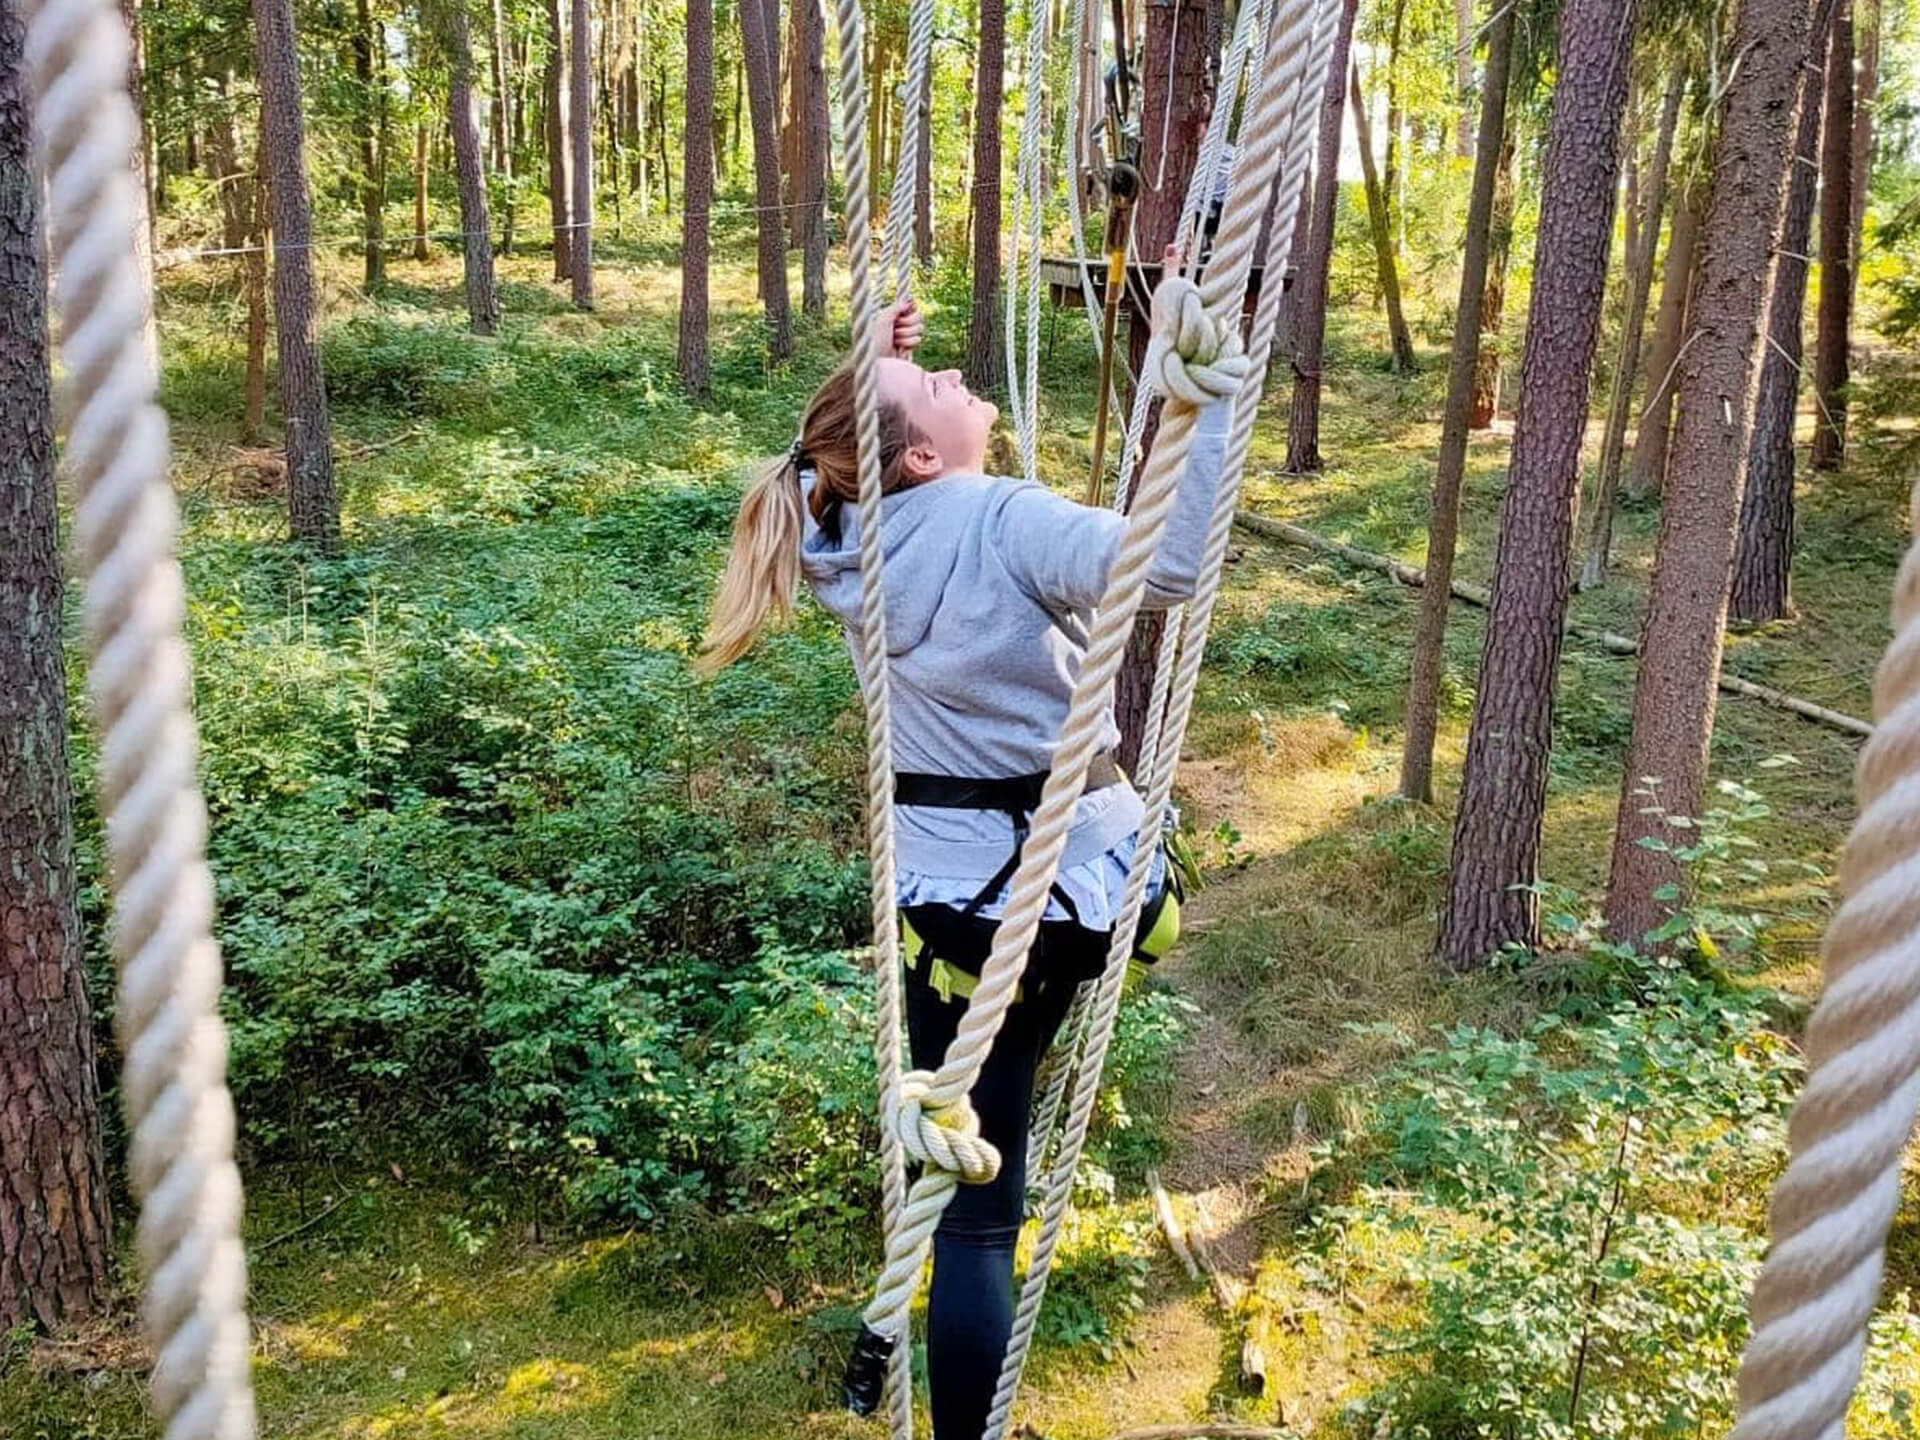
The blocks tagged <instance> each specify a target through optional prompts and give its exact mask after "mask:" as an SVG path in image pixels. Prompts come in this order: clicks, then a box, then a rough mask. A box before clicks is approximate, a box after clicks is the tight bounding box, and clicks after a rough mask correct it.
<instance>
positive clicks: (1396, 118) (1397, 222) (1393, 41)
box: [1361, 0, 1407, 288]
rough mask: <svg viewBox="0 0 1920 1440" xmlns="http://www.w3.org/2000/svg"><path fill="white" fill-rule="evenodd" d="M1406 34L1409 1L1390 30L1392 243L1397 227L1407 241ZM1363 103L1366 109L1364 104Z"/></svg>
mask: <svg viewBox="0 0 1920 1440" xmlns="http://www.w3.org/2000/svg"><path fill="white" fill-rule="evenodd" d="M1406 33H1407V0H1393V21H1392V23H1391V24H1390V25H1389V26H1388V29H1387V75H1386V80H1387V85H1386V90H1387V155H1386V162H1387V163H1386V169H1385V172H1384V175H1383V177H1382V182H1383V183H1382V184H1381V186H1380V202H1381V203H1380V213H1381V214H1382V215H1383V216H1384V217H1385V218H1386V221H1387V235H1388V236H1389V243H1391V240H1392V238H1394V237H1395V227H1396V226H1399V227H1401V228H1400V233H1399V235H1398V238H1399V239H1402V240H1404V239H1405V238H1406V235H1405V228H1404V227H1405V225H1406V216H1405V213H1404V212H1405V208H1406V207H1405V206H1404V205H1403V204H1402V203H1401V202H1402V200H1403V199H1404V194H1403V189H1402V187H1403V184H1404V180H1405V176H1404V174H1403V171H1404V168H1405V151H1404V147H1403V146H1402V145H1401V143H1400V129H1401V126H1402V125H1403V124H1405V123H1406V116H1405V115H1404V114H1403V113H1402V112H1401V107H1400V55H1401V42H1402V40H1403V39H1404V38H1405V36H1406ZM1361 103H1362V105H1364V104H1365V101H1362V102H1361ZM1383 288H1384V287H1383Z"/></svg>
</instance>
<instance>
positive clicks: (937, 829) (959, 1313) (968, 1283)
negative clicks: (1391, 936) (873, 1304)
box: [703, 267, 1231, 1440]
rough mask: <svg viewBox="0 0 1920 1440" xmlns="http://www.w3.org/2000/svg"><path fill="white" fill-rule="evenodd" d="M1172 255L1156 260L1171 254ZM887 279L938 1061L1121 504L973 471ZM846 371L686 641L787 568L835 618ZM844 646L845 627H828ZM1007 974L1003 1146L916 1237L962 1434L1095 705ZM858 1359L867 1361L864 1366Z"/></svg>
mask: <svg viewBox="0 0 1920 1440" xmlns="http://www.w3.org/2000/svg"><path fill="white" fill-rule="evenodd" d="M1169 268H1171V267H1169ZM921 331H922V323H921V318H920V313H919V311H918V309H917V308H916V307H915V305H914V303H913V301H912V299H911V298H908V299H905V300H902V301H900V302H898V303H896V304H895V305H894V306H892V307H889V308H888V309H887V310H885V311H883V312H882V313H881V314H880V316H879V317H878V320H877V322H876V333H875V345H876V349H877V351H878V353H879V355H880V357H881V359H880V362H879V367H878V380H879V387H878V388H879V400H880V403H879V407H878V419H879V429H880V465H881V474H882V481H883V488H884V491H885V493H886V496H887V500H886V505H885V510H886V514H885V544H886V561H887V567H888V573H889V575H890V576H892V577H894V578H893V580H892V581H891V583H890V584H889V588H888V595H887V635H888V641H889V647H890V655H889V663H890V668H891V672H892V684H893V705H894V727H893V742H894V765H895V771H896V775H895V800H896V803H897V805H898V811H897V814H898V825H899V835H898V842H897V843H898V856H899V871H898V876H897V881H896V893H897V898H898V903H899V907H900V910H901V915H902V919H903V947H902V949H903V958H904V960H905V963H906V967H907V978H906V991H905V996H906V1017H907V1029H908V1037H909V1045H910V1049H911V1051H912V1057H913V1063H914V1064H915V1065H916V1066H925V1067H928V1068H931V1067H933V1066H936V1065H938V1064H939V1063H940V1060H941V1057H942V1056H943V1055H945V1053H946V1051H947V1047H948V1045H949V1044H950V1043H951V1041H952V1040H953V1038H954V1034H955V1030H956V1027H957V1026H958V1024H959V1021H960V1017H961V1015H962V1014H963V1013H964V1011H965V1009H966V1005H967V1001H968V998H969V997H970V996H971V995H972V994H973V991H974V987H975V984H976V983H977V979H978V976H979V972H980V967H981V965H982V964H983V963H984V961H985V959H986V957H987V954H988V951H989V948H990V946H991V943H992V938H993V931H994V928H995V926H996V924H997V923H998V921H999V919H1000V917H1001V915H1002V913H1003V911H1004V908H1005V905H1006V901H1007V883H1008V880H1009V877H1011V875H1012V874H1013V870H1014V867H1015V864H1016V862H1017V861H1018V858H1019V851H1020V845H1021V842H1022V841H1023V840H1024V838H1025V835H1026V828H1027V822H1028V820H1029V818H1030V816H1031V815H1032V813H1033V811H1034V809H1035V808H1036V807H1037V806H1038V804H1039V801H1040V793H1041V789H1042V787H1043V785H1044V784H1045V781H1046V776H1047V767H1048V765H1049V763H1050V760H1051V757H1052V754H1053V748H1054V745H1055V742H1056V741H1057V739H1058V737H1059V734H1060V729H1061V723H1062V721H1063V720H1064V719H1065V717H1066V713H1067V708H1068V704H1069V701H1070V699H1071V696H1072V691H1073V681H1074V676H1075V674H1076V672H1077V671H1078V669H1079V665H1080V660H1081V657H1082V655H1083V653H1084V650H1085V645H1086V635H1087V625H1088V616H1089V613H1090V612H1091V610H1092V609H1093V607H1094V605H1095V604H1096V603H1097V601H1098V600H1099V598H1100V595H1101V593H1102V590H1103V589H1104V587H1105V585H1106V583H1107V573H1108V570H1109V569H1110V568H1111V564H1112V560H1113V557H1114V554H1115V553H1116V551H1117V550H1118V548H1119V546H1120V542H1121V538H1122V534H1123V531H1124V529H1125V524H1126V522H1125V518H1124V517H1123V516H1120V515H1118V514H1115V513H1114V512H1113V511H1110V510H1104V509H1097V508H1090V507H1087V506H1084V505H1080V504H1078V503H1075V502H1074V501H1071V500H1067V499H1064V498H1062V497H1060V496H1058V495H1056V494H1054V493H1053V492H1052V491H1051V490H1048V489H1046V488H1045V487H1044V486H1040V485H1036V484H1030V483H1027V482H1025V481H1021V480H1014V479H1006V478H1001V477H996V476H992V475H989V474H987V473H986V470H985V459H986V453H987V446H988V441H989V438H990V436H991V434H992V431H993V427H994V424H995V422H996V421H997V420H998V418H999V411H998V410H997V408H996V407H995V406H994V405H993V404H991V403H990V402H988V401H987V400H985V399H982V398H981V397H979V396H977V395H974V394H973V393H972V392H971V391H969V390H968V389H967V387H966V385H965V384H964V383H963V382H962V380H961V378H960V376H959V374H958V373H957V372H954V371H943V372H933V371H928V370H924V369H922V368H921V367H920V366H918V365H916V364H915V363H913V361H912V359H911V356H912V354H913V353H914V351H915V349H916V348H917V347H918V345H919V342H920V337H921ZM1230 409H1231V406H1230V405H1228V404H1217V405H1214V406H1212V407H1211V408H1210V409H1209V410H1207V411H1206V412H1205V416H1204V418H1203V420H1202V421H1201V424H1200V427H1199V431H1198V434H1197V435H1196V438H1195V440H1194V445H1193V449H1192V452H1191V457H1190V461H1189V465H1188V467H1187V471H1186V478H1185V480H1184V481H1183V482H1182V487H1181V490H1180V494H1179V498H1178V500H1177V502H1176V504H1175V506H1174V510H1173V513H1172V516H1171V517H1170V519H1169V520H1168V523H1167V529H1166V536H1165V540H1164V542H1163V543H1162V545H1161V547H1160V550H1159V552H1158V554H1157V555H1156V557H1155V560H1154V564H1153V566H1152V569H1151V570H1150V572H1149V576H1148V591H1147V594H1148V599H1147V603H1148V604H1149V605H1150V606H1155V607H1161V608H1164V607H1168V606H1172V605H1176V604H1178V603H1180V602H1181V601H1183V600H1185V599H1187V598H1188V597H1190V596H1191V595H1192V594H1193V590H1194V584H1195V580H1196V577H1197V575H1198V571H1199V565H1200V558H1201V551H1202V548H1203V545H1204V542H1205V539H1206V531H1207V527H1208V520H1209V517H1210V515H1211V512H1212V509H1213V503H1214V492H1215V488H1216V484H1217V482H1218V479H1219V476H1220V464H1221V457H1222V454H1223V452H1224V450H1225V442H1226V434H1227V421H1228V419H1229V413H1228V412H1229V411H1230ZM854 446H855V419H854V393H853V381H852V374H851V371H850V370H849V369H842V370H840V371H837V372H836V373H835V374H834V375H833V376H832V377H831V378H830V379H829V380H828V381H827V382H826V383H825V384H824V385H822V386H821V387H820V389H819V391H818V392H817V393H816V394H815V395H814V397H813V399H812V401H811V402H810V403H809V404H808V406H807V409H806V414H805V417H804V419H803V421H802V423H801V427H800V437H799V439H798V440H796V441H795V442H794V445H793V447H792V449H791V450H790V451H789V452H788V454H787V455H786V456H784V457H782V458H781V459H780V460H778V461H776V462H774V463H772V464H771V465H770V466H769V467H768V468H767V470H766V471H765V473H763V474H762V475H761V476H760V477H759V478H758V479H757V480H756V481H755V482H754V484H753V485H752V486H751V487H750V488H749V490H748V492H747V494H746V496H745V498H744V499H743V501H742V503H741V506H740V514H739V519H738V521H737V523H736V525H735V528H734V537H733V549H732V553H731V555H730V556H729V558H728V561H727V567H726V572H725V575H724V577H723V578H722V580H721V584H720V590H719V593H718V596H717V598H716V600H715V602H714V608H713V617H712V622H711V625H710V627H709V629H708V632H707V641H706V649H705V654H704V656H703V664H704V665H705V667H706V668H707V669H708V670H709V671H712V670H718V669H719V668H721V667H723V666H725V665H726V664H728V663H730V662H731V661H733V660H735V659H737V658H738V657H739V656H741V655H742V654H744V653H745V652H746V651H747V649H748V648H749V647H750V646H751V645H752V644H753V641H754V639H755V637H756V636H757V635H758V633H759V632H760V630H761V629H762V627H763V626H764V625H765V624H766V623H767V622H768V621H769V620H771V619H775V618H779V617H783V616H784V615H785V614H786V613H787V612H788V611H789V609H790V607H791V606H792V604H793V602H794V600H795V598H796V595H797V591H798V586H799V581H800V579H801V578H803V577H804V579H805V580H806V583H807V586H808V588H809V589H810V590H811V591H812V592H813V594H814V596H815V597H816V598H817V599H818V600H819V601H820V603H821V604H823V605H825V606H826V608H827V609H828V610H830V611H831V612H833V614H835V615H836V616H838V617H839V618H840V619H841V620H842V622H843V623H844V624H845V625H846V626H847V627H848V634H849V640H850V642H851V641H853V639H854V631H855V629H856V628H857V626H858V622H859V609H860V581H859V542H858V529H859V525H860V523H861V516H860V514H859V511H858V508H857V504H856V498H857V485H858V480H857V475H856V462H855V453H854ZM852 648H853V651H854V656H855V663H856V664H858V663H859V647H858V645H857V643H854V644H853V645H852ZM1109 731H1110V733H1109V735H1108V737H1107V741H1106V746H1105V749H1104V753H1103V754H1102V755H1101V757H1100V758H1099V759H1097V760H1096V761H1095V763H1094V765H1093V767H1092V771H1091V774H1090V778H1089V780H1088V782H1087V788H1086V793H1085V794H1084V796H1083V797H1082V798H1081V800H1080V802H1079V806H1078V809H1077V811H1076V813H1075V817H1074V824H1073V828H1072V830H1071V832H1070V835H1069V838H1068V841H1067V847H1066V853H1065V856H1064V859H1063V861H1062V864H1061V868H1060V872H1059V875H1058V878H1057V879H1056V881H1055V883H1054V885H1053V888H1052V892H1051V898H1050V901H1049V904H1048V907H1047V910H1046V913H1045V917H1044V919H1043V921H1042V924H1041V927H1040V934H1039V938H1038V940H1037V941H1036V942H1035V945H1034V948H1033V951H1032V954H1031V957H1030V959H1029V961H1028V964H1027V968H1026V971H1025V974H1024V976H1023V979H1022V983H1021V990H1020V994H1019V999H1018V1001H1017V1002H1016V1003H1015V1005H1014V1006H1013V1007H1012V1009H1011V1011H1010V1012H1009V1015H1008V1020H1007V1023H1006V1025H1005V1027H1004V1028H1003V1029H1002V1030H1001V1032H1000V1034H999V1035H998V1036H997V1037H996V1039H995V1041H994V1045H993V1048H992V1051H991V1053H990V1055H989V1057H988V1059H987V1062H986V1066H985V1068H984V1069H983V1071H982V1072H981V1075H980V1078H979V1081H978V1082H977V1084H976V1086H975V1088H974V1091H973V1105H974V1109H975V1111H976V1113H977V1114H978V1116H979V1119H980V1134H981V1137H982V1138H983V1139H985V1140H987V1141H989V1142H990V1143H992V1144H993V1145H994V1146H995V1147H996V1148H997V1149H998V1150H999V1152H1000V1154H1001V1155H1002V1156H1003V1157H1004V1159H1003V1163H1002V1164H1001V1166H1000V1169H999V1173H998V1175H997V1176H996V1177H995V1178H994V1179H993V1180H992V1181H990V1182H989V1183H986V1184H979V1185H967V1186H963V1187H962V1189H961V1191H960V1193H959V1195H958V1196H957V1197H956V1198H955V1199H954V1201H953V1203H952V1204H951V1205H950V1206H949V1207H948V1209H947V1211H946V1213H945V1215H944V1216H943V1217H942V1219H941V1221H940V1225H939V1228H938V1230H937V1231H936V1232H935V1236H934V1269H933V1289H932V1293H931V1296H930V1298H929V1302H928V1322H927V1323H928V1370H929V1381H930V1385H931V1389H932V1409H933V1429H934V1435H935V1437H936V1440H975V1437H978V1436H979V1435H980V1434H981V1432H982V1428H983V1426H984V1424H985V1421H986V1417H987V1411H988V1407H989V1404H990V1402H991V1401H992V1398H993V1392H994V1385H995V1381H996V1379H997V1378H998V1376H999V1373H1000V1367H1001V1361H1002V1357H1003V1355H1004V1354H1005V1351H1006V1346H1007V1337H1008V1335H1009V1333H1010V1331H1011V1329H1012V1326H1013V1312H1014V1305H1013V1260H1014V1247H1015V1242H1016V1240H1017V1238H1018V1236H1019V1233H1020V1224H1021V1220H1022V1218H1023V1215H1024V1211H1025V1198H1026V1156H1027V1128H1028V1111H1029V1107H1030V1105H1031V1102H1032V1096H1033V1088H1034V1076H1035V1073H1036V1070H1037V1068H1038V1066H1039V1063H1040V1061H1041V1059H1042V1057H1043V1056H1044V1055H1045V1054H1046V1052H1047V1049H1048V1047H1049V1045H1051V1044H1052V1042H1053V1039H1054V1036H1055V1034H1056V1032H1057V1031H1058V1030H1059V1028H1060V1025H1061V1022H1062V1021H1063V1019H1064V1018H1065V1016H1066V1014H1067V1011H1068V1008H1069V1006H1070V1005H1071V1003H1072V1000H1073V997H1074V993H1075V991H1076V990H1077V989H1078V987H1079V986H1080V985H1081V984H1082V983H1083V982H1085V981H1088V980H1091V979H1093V978H1095V977H1096V976H1098V975H1099V973H1100V971H1101V969H1102V968H1103V967H1104V965H1105V963H1106V959H1107V952H1108V949H1109V947H1110V945H1111V943H1112V932H1113V928H1114V925H1115V924H1116V922H1117V921H1118V920H1119V918H1120V911H1121V907H1122V897H1123V892H1124V889H1125V885H1126V880H1127V870H1128V865H1129V862H1130V861H1131V859H1132V856H1133V849H1134V832H1135V830H1136V829H1137V827H1138V826H1139V824H1140V821H1141V816H1142V813H1143V806H1142V803H1141V800H1140V798H1139V796H1138V795H1137V794H1136V793H1135V791H1134V789H1133V786H1132V785H1131V784H1130V783H1129V781H1128V779H1127V777H1126V776H1125V775H1123V774H1122V773H1121V771H1120V769H1119V767H1118V766H1117V765H1116V764H1115V762H1114V760H1113V758H1112V753H1111V752H1112V747H1113V746H1114V745H1115V744H1117V743H1118V740H1119V733H1118V731H1117V730H1115V729H1113V728H1112V727H1111V724H1110V723H1109ZM1167 870H1168V867H1167V865H1166V863H1165V861H1164V859H1161V860H1157V861H1156V868H1155V872H1154V874H1153V877H1152V880H1151V881H1150V890H1149V894H1150V896H1151V897H1152V898H1151V900H1150V902H1149V905H1148V907H1147V908H1146V909H1145V910H1143V914H1142V918H1141V922H1140V925H1139V930H1138V933H1139V934H1140V935H1141V936H1144V937H1146V938H1145V939H1144V940H1143V941H1142V942H1141V949H1142V953H1143V956H1144V957H1151V956H1152V955H1154V954H1156V953H1158V952H1159V951H1161V950H1164V948H1165V946H1166V945H1167V944H1169V943H1171V938H1172V932H1173V931H1174V930H1175V929H1176V927H1177V915H1178V909H1177V902H1176V901H1175V900H1174V899H1173V894H1172V886H1171V877H1170V876H1169V875H1168V873H1167ZM875 1378H876V1380H877V1375H876V1377H875Z"/></svg>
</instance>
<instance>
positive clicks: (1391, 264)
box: [1352, 65, 1414, 375]
mask: <svg viewBox="0 0 1920 1440" xmlns="http://www.w3.org/2000/svg"><path fill="white" fill-rule="evenodd" d="M1352 98H1353V132H1354V139H1355V141H1356V142H1357V143H1358V146H1359V150H1360V174H1361V178H1362V180H1363V181H1364V183H1365V186H1366V191H1367V224H1368V227H1369V228H1370V229H1371V230H1372V231H1373V259H1374V264H1375V266H1376V267H1377V268H1378V271H1379V275H1380V294H1381V295H1382V297H1383V298H1384V299H1385V300H1386V302H1387V337H1388V345H1389V348H1390V350H1391V351H1392V359H1393V369H1394V373H1395V374H1398V375H1409V374H1412V373H1413V366H1414V359H1413V336H1412V335H1410V334H1408V333H1407V317H1406V315H1405V314H1404V313H1402V311H1401V309H1400V266H1399V263H1398V262H1397V261H1396V260H1395V259H1394V254H1393V236H1392V233H1391V232H1390V231H1389V230H1388V219H1387V199H1386V196H1385V195H1384V194H1382V193H1381V188H1380V177H1379V175H1378V174H1376V173H1375V171H1374V168H1373V134H1372V130H1371V127H1370V126H1369V125H1368V124H1367V101H1366V97H1365V96H1364V95H1362V94H1361V93H1360V67H1359V66H1357V65H1356V66H1354V67H1353V84H1352Z"/></svg>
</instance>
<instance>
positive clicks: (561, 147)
mask: <svg viewBox="0 0 1920 1440" xmlns="http://www.w3.org/2000/svg"><path fill="white" fill-rule="evenodd" d="M547 45H548V49H547V69H546V111H547V124H546V130H547V208H548V211H549V212H550V213H551V215H552V217H553V278H554V279H556V280H566V279H569V278H570V277H571V276H572V274H573V191H572V188H571V187H572V180H571V171H572V164H571V162H570V160H569V158H568V139H567V28H566V20H565V18H564V16H563V13H562V11H561V9H560V0H547ZM661 143H662V144H664V143H665V141H664V140H663V141H662V142H661Z"/></svg>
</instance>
